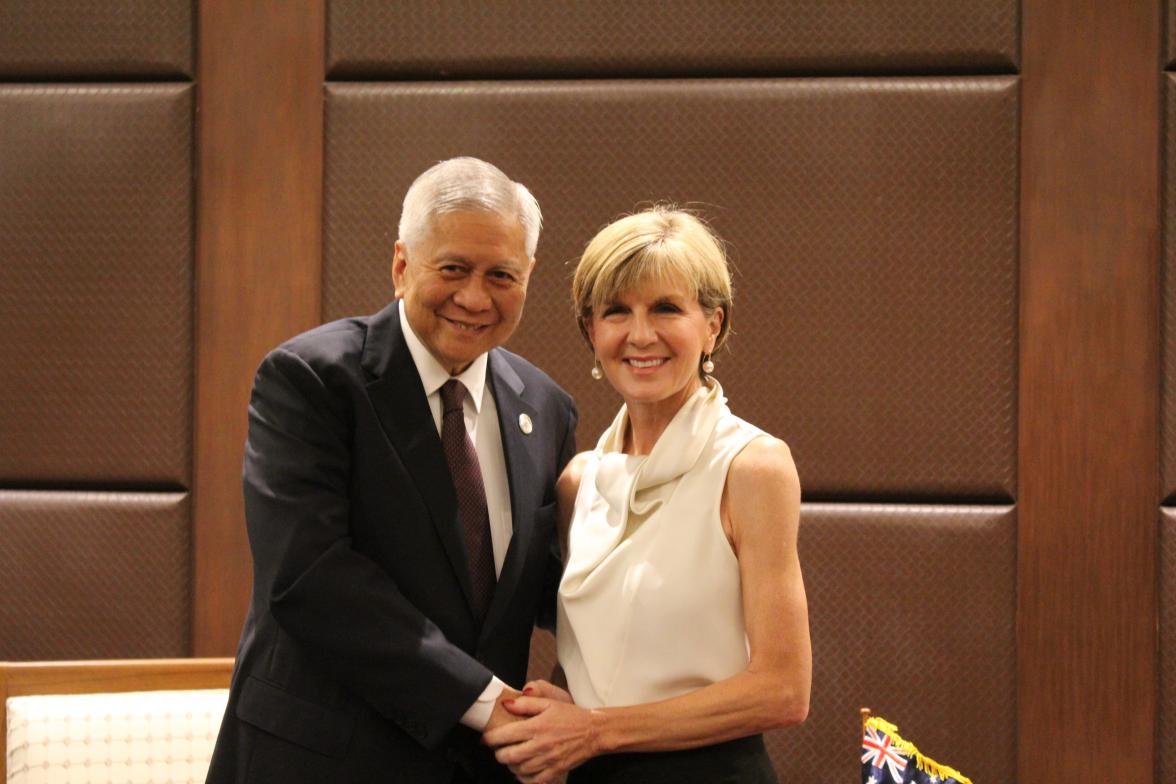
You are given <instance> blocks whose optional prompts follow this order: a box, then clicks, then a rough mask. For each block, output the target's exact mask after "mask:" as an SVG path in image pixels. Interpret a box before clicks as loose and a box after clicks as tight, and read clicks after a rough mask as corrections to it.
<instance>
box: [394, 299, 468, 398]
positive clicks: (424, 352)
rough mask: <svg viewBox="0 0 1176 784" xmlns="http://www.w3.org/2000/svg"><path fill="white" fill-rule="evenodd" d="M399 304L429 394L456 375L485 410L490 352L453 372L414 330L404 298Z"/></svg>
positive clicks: (402, 323)
mask: <svg viewBox="0 0 1176 784" xmlns="http://www.w3.org/2000/svg"><path fill="white" fill-rule="evenodd" d="M397 304H398V308H399V311H400V329H401V330H402V331H403V332H404V342H405V343H407V344H408V353H409V354H411V355H412V361H413V364H415V365H416V369H417V374H418V375H420V377H421V384H423V385H424V387H425V395H433V394H436V392H437V390H439V389H441V385H442V384H444V383H445V382H446V381H448V380H449V379H450V378H456V379H457V380H458V381H460V382H461V383H462V384H463V385H464V386H465V388H466V390H467V391H468V392H469V393H470V400H472V401H473V403H474V410H475V411H477V412H479V413H480V412H481V411H482V392H483V390H484V389H485V388H486V366H487V359H486V354H480V355H478V358H477V359H475V360H474V361H473V362H471V363H470V366H469V367H468V368H466V369H465V370H464V371H462V372H461V374H459V375H457V376H450V375H449V371H448V370H446V369H445V367H444V366H442V364H441V363H440V362H438V361H437V358H436V357H434V356H433V354H432V353H431V352H430V351H429V349H428V348H426V347H425V344H424V343H422V342H421V339H420V338H419V337H417V334H416V333H415V332H413V329H412V325H411V324H409V323H408V316H406V315H405V313H404V300H400V301H399V302H398V303H397Z"/></svg>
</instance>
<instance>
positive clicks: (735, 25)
mask: <svg viewBox="0 0 1176 784" xmlns="http://www.w3.org/2000/svg"><path fill="white" fill-rule="evenodd" d="M1018 39H1019V5H1018V3H1017V2H1016V0H891V1H890V2H887V3H885V4H880V3H877V2H874V1H873V0H820V2H813V1H812V0H786V1H785V2H778V1H777V0H736V1H735V2H724V3H716V2H710V0H669V1H668V2H658V3H626V2H622V0H603V1H598V2H592V3H547V2H537V1H536V0H506V2H495V3H485V4H478V3H465V2H452V1H451V2H435V0H409V1H408V2H397V3H387V2H383V1H382V0H331V2H330V3H329V4H328V14H327V72H328V75H329V77H330V78H332V79H347V78H355V77H373V76H375V77H380V78H404V77H419V76H441V77H452V76H471V75H472V76H479V77H494V76H539V75H552V76H568V75H571V76H621V75H638V76H665V75H678V76H681V75H721V74H732V75H735V74H740V75H746V74H781V73H785V72H797V71H807V72H811V71H821V72H838V73H859V74H860V73H878V72H884V73H896V72H903V73H919V72H921V73H927V72H939V71H943V70H956V71H966V72H970V73H976V72H979V71H986V72H990V71H1004V72H1008V71H1012V70H1013V69H1015V68H1016V63H1017V60H1018Z"/></svg>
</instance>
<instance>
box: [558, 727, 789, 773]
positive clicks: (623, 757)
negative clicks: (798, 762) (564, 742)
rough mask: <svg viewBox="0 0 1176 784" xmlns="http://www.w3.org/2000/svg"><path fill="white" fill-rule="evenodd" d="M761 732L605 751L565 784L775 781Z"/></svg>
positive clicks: (577, 770) (577, 771) (583, 766)
mask: <svg viewBox="0 0 1176 784" xmlns="http://www.w3.org/2000/svg"><path fill="white" fill-rule="evenodd" d="M778 781H779V780H778V779H777V778H776V772H775V771H774V770H772V761H771V760H770V759H769V758H768V751H767V749H765V748H764V736H763V735H750V736H748V737H746V738H736V739H735V740H729V741H727V742H726V743H716V744H714V745H713V746H702V747H700V748H697V749H683V750H682V751H652V752H632V753H628V752H627V753H623V754H606V755H604V756H601V757H595V758H593V759H590V760H588V761H587V762H585V763H584V764H583V765H581V766H580V767H578V768H576V769H575V770H573V771H572V772H571V773H569V774H568V784H627V783H628V782H641V784H662V782H664V784H778Z"/></svg>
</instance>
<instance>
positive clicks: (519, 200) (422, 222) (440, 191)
mask: <svg viewBox="0 0 1176 784" xmlns="http://www.w3.org/2000/svg"><path fill="white" fill-rule="evenodd" d="M460 210H481V211H482V212H490V213H494V214H495V215H501V216H502V217H504V218H508V219H515V220H517V221H518V222H519V224H520V225H521V226H522V227H523V239H524V245H525V247H526V250H527V258H528V259H530V258H533V257H534V256H535V248H536V246H538V244H539V229H540V228H541V227H542V225H543V215H542V213H540V212H539V202H537V201H535V197H534V196H532V195H531V192H530V191H529V190H527V188H526V186H525V185H523V184H522V183H518V182H514V181H513V180H511V179H510V177H507V176H506V175H505V174H503V173H502V170H501V169H499V168H498V167H497V166H494V165H493V164H490V163H486V162H485V161H482V160H479V159H477V158H468V157H463V158H450V159H449V160H447V161H441V162H440V163H438V164H435V165H434V166H432V167H430V168H429V169H427V170H426V171H425V172H424V173H423V174H421V175H420V176H419V177H417V178H416V180H414V181H413V183H412V185H411V186H409V189H408V193H406V194H405V195H404V206H403V208H402V209H401V211H400V227H399V230H398V231H399V234H400V241H401V242H403V243H404V244H405V245H406V246H407V247H408V248H409V250H411V249H412V248H414V247H415V246H416V245H417V244H418V243H419V242H420V241H421V240H422V239H423V238H424V237H425V236H426V235H427V234H428V233H429V229H430V228H431V225H432V221H433V218H434V217H435V216H437V215H440V214H442V213H445V212H457V211H460Z"/></svg>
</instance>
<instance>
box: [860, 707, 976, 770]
mask: <svg viewBox="0 0 1176 784" xmlns="http://www.w3.org/2000/svg"><path fill="white" fill-rule="evenodd" d="M862 784H972V781H971V779H969V778H968V777H967V776H964V775H963V774H962V773H960V772H959V771H957V770H955V769H953V768H949V767H947V766H946V765H940V764H939V763H937V762H935V761H934V760H931V759H928V758H927V757H925V756H923V755H922V754H920V753H919V750H918V749H916V748H915V746H914V744H912V743H909V742H908V741H905V740H903V739H902V738H901V737H899V735H898V728H897V727H895V726H894V725H893V724H891V723H890V722H888V721H885V720H883V719H881V718H878V717H877V716H870V717H869V718H867V719H866V720H865V721H864V722H863V723H862Z"/></svg>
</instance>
